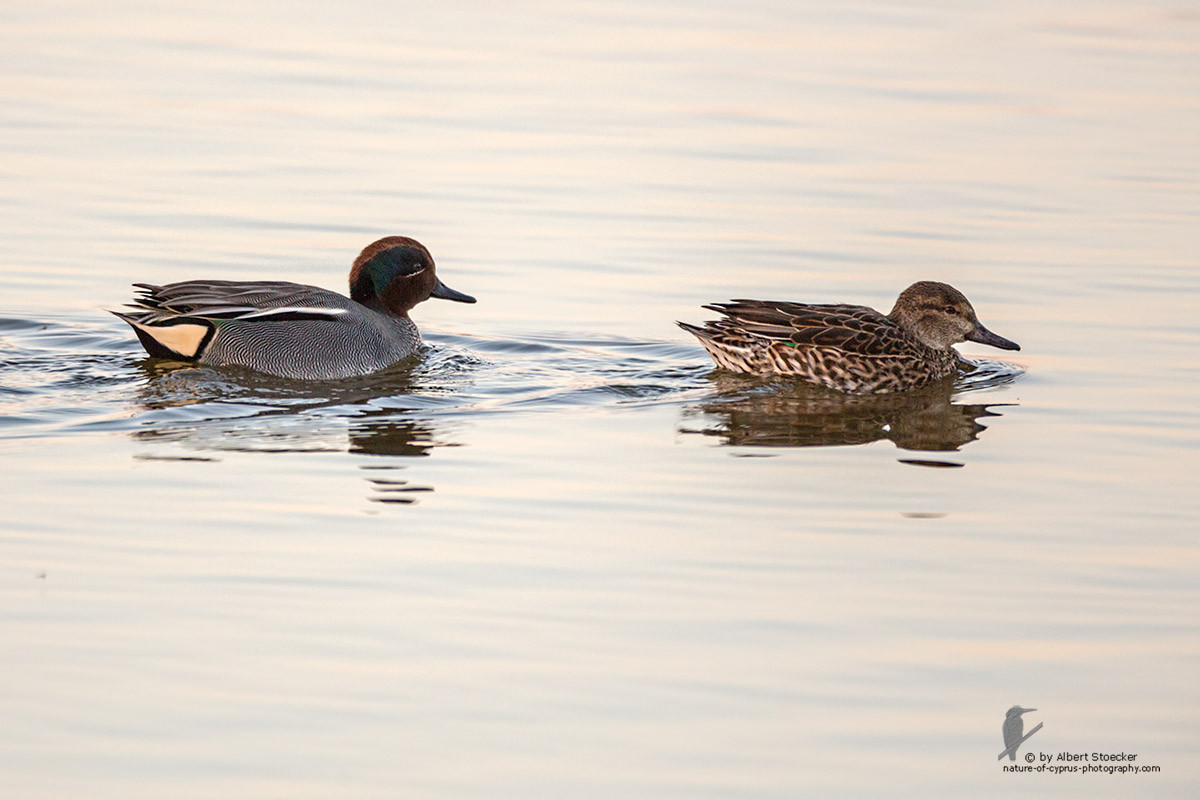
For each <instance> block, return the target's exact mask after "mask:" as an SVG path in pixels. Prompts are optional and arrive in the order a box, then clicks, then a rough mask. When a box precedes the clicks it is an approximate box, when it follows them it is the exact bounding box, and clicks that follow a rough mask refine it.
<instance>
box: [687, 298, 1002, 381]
mask: <svg viewBox="0 0 1200 800" xmlns="http://www.w3.org/2000/svg"><path fill="white" fill-rule="evenodd" d="M704 308H707V309H709V310H711V311H716V312H719V313H721V314H724V315H725V317H724V318H723V319H720V320H715V321H711V322H707V323H705V324H704V326H703V327H700V326H696V325H689V324H687V323H686V322H680V323H678V325H679V326H680V327H681V328H683V329H684V330H685V331H688V332H689V333H692V334H694V335H695V336H696V338H698V339H699V340H700V344H702V345H704V349H705V350H707V351H708V353H709V355H711V356H712V357H713V360H714V361H716V362H717V366H720V367H724V368H725V369H728V370H732V371H734V372H749V373H752V374H755V375H784V376H790V377H796V378H800V379H802V380H805V381H808V382H809V383H815V384H818V385H820V386H827V387H829V388H831V389H837V390H838V391H842V392H848V393H850V394H884V393H887V392H900V391H905V390H908V389H916V388H918V387H920V386H924V385H925V384H927V383H930V382H931V381H936V380H938V379H940V378H944V377H946V376H948V375H952V374H954V373H955V372H956V371H957V369H958V367H959V365H960V364H964V363H965V361H964V359H963V358H962V357H961V356H960V355H959V354H958V353H957V352H956V351H955V350H954V348H953V347H952V346H951V345H954V344H956V343H957V342H963V341H972V342H979V343H981V344H987V345H991V346H992V347H999V348H1000V349H1001V350H1020V349H1021V347H1020V345H1018V344H1017V343H1016V342H1011V341H1009V340H1008V339H1005V338H1004V337H1002V336H997V335H996V334H994V333H992V332H991V331H989V330H988V329H987V328H985V327H983V324H982V323H981V322H980V321H979V318H978V317H976V316H975V309H974V308H972V307H971V303H970V302H968V300H967V298H966V297H964V296H963V294H962V292H960V291H958V290H957V289H955V288H954V287H953V286H949V285H947V284H944V283H937V282H935V281H919V282H917V283H914V284H913V285H912V286H910V287H908V288H907V289H905V290H904V291H903V292H901V293H900V297H899V298H898V299H897V300H896V305H895V307H894V308H892V312H891V313H890V314H888V315H887V316H884V315H883V314H880V313H879V312H878V311H876V310H875V309H873V308H867V307H866V306H851V305H840V304H834V305H812V304H808V303H786V302H777V301H771V300H733V301H731V302H728V303H715V304H713V305H706V306H704Z"/></svg>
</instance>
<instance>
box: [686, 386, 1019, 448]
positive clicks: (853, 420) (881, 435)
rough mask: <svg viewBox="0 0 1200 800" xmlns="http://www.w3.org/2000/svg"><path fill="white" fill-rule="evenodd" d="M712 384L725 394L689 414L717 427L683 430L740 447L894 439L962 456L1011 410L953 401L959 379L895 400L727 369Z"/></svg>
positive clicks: (905, 445)
mask: <svg viewBox="0 0 1200 800" xmlns="http://www.w3.org/2000/svg"><path fill="white" fill-rule="evenodd" d="M710 379H711V380H712V382H713V384H714V386H715V388H716V389H717V391H718V393H719V396H718V397H716V398H714V399H712V400H709V401H706V402H703V403H700V404H699V405H698V406H696V407H693V408H692V409H689V411H688V412H685V413H686V415H687V416H688V417H695V418H697V419H699V420H702V419H706V418H708V419H713V420H715V422H716V424H712V425H707V426H704V427H690V426H689V427H687V428H684V429H681V432H684V433H699V434H703V435H706V436H713V437H717V438H719V439H721V440H722V444H726V445H736V446H750V447H829V446H836V445H854V444H868V443H870V442H875V441H879V440H881V439H887V440H890V441H891V442H893V443H894V444H895V445H896V446H897V447H899V448H901V449H904V450H916V451H935V452H938V451H940V452H947V451H955V450H958V449H960V448H961V447H963V446H964V445H966V444H969V443H970V442H973V441H974V440H975V439H977V438H978V436H979V434H980V433H981V432H982V431H984V430H986V426H985V425H982V424H980V422H979V420H980V419H982V418H984V417H998V416H1000V414H998V413H997V412H995V411H991V410H990V409H991V408H997V407H1000V406H1002V405H1009V404H986V405H985V404H962V405H960V404H956V403H953V402H951V397H952V396H953V395H954V393H955V392H956V391H958V390H959V389H960V388H961V387H959V386H956V382H955V380H954V379H953V378H947V379H945V380H941V381H938V382H936V383H932V384H929V385H928V386H925V387H923V388H921V389H917V390H914V391H910V392H902V393H898V394H891V395H847V394H842V393H839V392H834V391H831V390H829V389H825V388H823V387H820V386H814V385H811V384H807V383H800V382H770V383H768V382H766V381H763V380H756V379H753V378H746V377H742V376H739V375H732V374H729V373H723V372H714V373H713V374H712V375H711V376H710ZM997 382H1006V381H1003V380H1000V381H997ZM993 385H994V384H993ZM913 463H921V462H913ZM938 465H945V466H953V465H950V464H938Z"/></svg>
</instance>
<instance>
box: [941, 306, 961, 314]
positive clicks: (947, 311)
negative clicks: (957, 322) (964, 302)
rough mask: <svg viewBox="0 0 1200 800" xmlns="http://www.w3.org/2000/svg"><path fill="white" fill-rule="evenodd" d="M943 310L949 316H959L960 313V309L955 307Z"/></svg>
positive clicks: (947, 307)
mask: <svg viewBox="0 0 1200 800" xmlns="http://www.w3.org/2000/svg"><path fill="white" fill-rule="evenodd" d="M942 310H943V311H945V312H946V313H947V314H957V313H958V309H957V308H955V307H954V306H946V307H945V308H943V309H942Z"/></svg>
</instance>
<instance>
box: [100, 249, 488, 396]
mask: <svg viewBox="0 0 1200 800" xmlns="http://www.w3.org/2000/svg"><path fill="white" fill-rule="evenodd" d="M134 285H135V286H137V287H139V288H140V289H141V294H139V296H138V297H136V298H135V303H136V305H130V308H136V309H137V311H136V312H132V313H131V312H118V311H114V312H112V313H114V314H116V315H117V316H118V317H120V318H121V319H123V320H125V321H126V322H128V323H129V325H130V326H131V327H132V328H133V330H134V332H135V333H136V334H137V336H138V338H139V339H140V340H141V342H142V346H143V347H145V348H146V352H147V353H149V354H150V355H152V356H158V357H161V358H171V359H175V360H178V361H195V362H197V363H200V364H211V365H214V366H224V365H236V366H242V367H249V368H251V369H255V370H258V371H259V372H265V373H268V374H270V375H278V376H280V377H284V378H296V379H301V380H336V379H339V378H348V377H351V376H354V375H366V374H368V373H371V372H375V371H376V370H380V369H383V368H384V367H387V366H390V365H392V364H394V363H396V362H397V361H399V360H401V359H402V358H405V357H407V356H410V355H412V354H413V353H414V352H415V351H416V349H417V347H418V346H419V345H420V344H421V333H420V331H418V330H417V326H416V325H415V324H414V323H413V321H412V320H411V319H409V317H408V312H409V310H410V309H411V308H412V307H413V306H415V305H416V304H417V303H420V302H421V301H423V300H427V299H428V298H430V297H440V298H442V299H444V300H455V301H458V302H460V303H474V302H475V298H473V297H470V296H469V295H465V294H462V293H460V292H456V291H454V290H453V289H450V288H448V287H447V286H446V285H445V284H443V283H442V282H441V281H440V280H438V278H437V274H436V272H435V270H434V265H433V257H432V256H431V255H429V251H428V250H426V249H425V248H424V247H423V246H422V245H421V244H420V243H419V242H417V241H416V240H415V239H409V238H407V237H405V236H388V237H386V238H383V239H380V240H379V241H377V242H373V243H372V244H369V245H367V246H366V248H364V249H363V251H362V252H361V253H360V254H359V256H358V258H356V259H355V260H354V266H353V267H351V269H350V296H349V297H346V296H344V295H341V294H338V293H337V292H331V291H329V290H328V289H321V288H319V287H316V286H304V285H302V284H298V283H286V282H283V281H206V280H201V281H183V282H182V283H168V284H166V285H165V286H153V285H151V284H147V283H137V284H134Z"/></svg>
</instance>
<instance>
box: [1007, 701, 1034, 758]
mask: <svg viewBox="0 0 1200 800" xmlns="http://www.w3.org/2000/svg"><path fill="white" fill-rule="evenodd" d="M1030 711H1037V709H1036V708H1021V707H1020V706H1013V707H1012V708H1010V709H1009V710H1008V712H1007V713H1006V714H1005V715H1004V727H1003V729H1002V730H1003V731H1004V752H1003V753H1001V754H1000V755H998V756H996V760H997V761H999V760H1000V759H1002V758H1004V757H1005V756H1008V760H1009V761H1016V760H1017V748H1018V747H1020V746H1021V744H1022V743H1024V741H1025V740H1026V739H1028V738H1029V737H1030V736H1033V735H1034V734H1035V733H1037V732H1038V731H1040V730H1041V729H1042V723H1040V722H1039V723H1038V724H1037V725H1036V726H1034V729H1033V730H1031V731H1030V732H1029V733H1025V734H1024V735H1022V733H1024V731H1025V721H1024V720H1022V719H1021V715H1022V714H1028V713H1029V712H1030Z"/></svg>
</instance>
